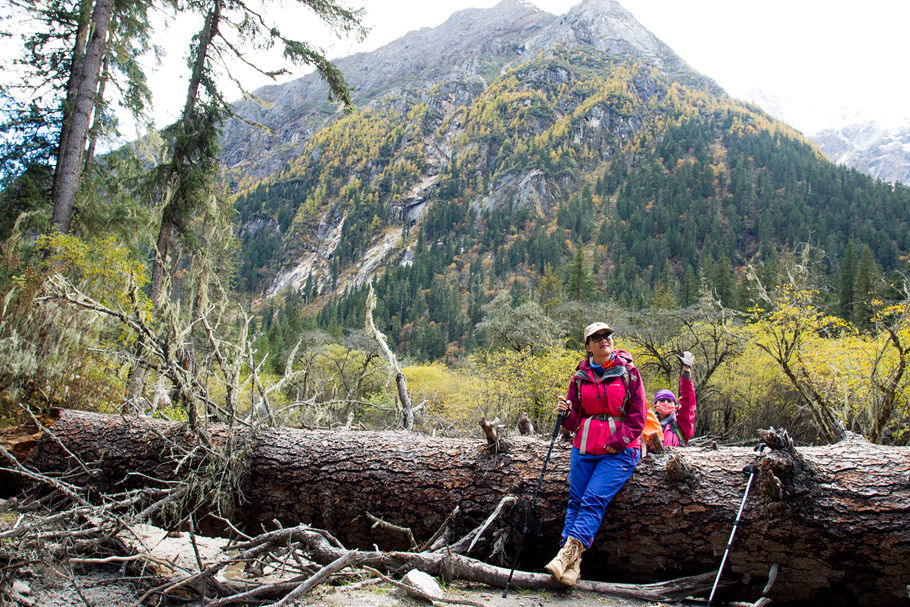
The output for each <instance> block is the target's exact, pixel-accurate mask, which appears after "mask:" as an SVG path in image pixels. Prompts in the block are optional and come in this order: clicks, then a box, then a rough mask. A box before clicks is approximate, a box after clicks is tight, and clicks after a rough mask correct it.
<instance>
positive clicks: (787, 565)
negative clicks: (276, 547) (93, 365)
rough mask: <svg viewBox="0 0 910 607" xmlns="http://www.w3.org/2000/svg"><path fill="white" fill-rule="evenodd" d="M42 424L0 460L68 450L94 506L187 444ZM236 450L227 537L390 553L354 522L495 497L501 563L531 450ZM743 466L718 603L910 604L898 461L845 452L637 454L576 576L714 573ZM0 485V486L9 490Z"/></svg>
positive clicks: (181, 434)
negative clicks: (238, 531)
mask: <svg viewBox="0 0 910 607" xmlns="http://www.w3.org/2000/svg"><path fill="white" fill-rule="evenodd" d="M58 415H59V418H58V419H56V421H55V422H54V423H53V424H52V426H51V427H50V432H52V433H53V436H51V435H50V433H44V434H39V435H36V436H34V437H31V438H30V439H27V440H18V441H17V440H14V437H12V435H10V437H7V438H4V440H3V443H4V445H5V446H6V448H7V449H10V450H11V451H13V452H14V453H15V454H16V456H17V457H18V458H19V459H20V461H22V462H23V463H25V464H27V465H29V466H32V467H34V468H36V469H39V470H41V471H44V472H47V473H50V472H54V473H62V472H64V471H66V470H69V471H70V474H71V475H73V476H68V477H67V479H68V480H69V481H70V482H74V481H73V479H74V478H79V476H80V475H84V474H85V472H84V469H83V468H78V467H76V466H74V465H73V462H72V456H71V455H69V454H68V453H67V451H69V452H71V453H72V454H75V455H77V456H78V457H79V458H80V459H81V460H82V461H83V462H84V463H85V464H86V467H87V468H88V469H89V470H93V474H92V477H91V478H90V479H89V478H87V477H82V478H81V479H80V480H81V482H84V483H91V484H92V485H93V486H95V487H97V488H98V489H99V490H102V491H104V490H110V489H117V490H122V489H123V488H125V487H129V486H138V485H143V484H148V483H149V482H150V481H149V477H157V478H160V479H163V480H170V479H173V478H175V474H174V468H175V465H174V463H173V462H172V461H170V460H169V458H168V457H167V454H169V453H171V450H170V448H169V447H168V444H167V441H174V442H177V443H181V444H183V445H187V444H193V439H192V437H191V435H189V434H188V433H186V432H185V430H183V429H182V428H181V427H180V426H178V425H177V424H173V423H166V422H161V421H154V420H148V419H137V418H126V417H121V416H113V415H101V414H94V413H85V412H78V411H69V410H64V411H62V412H59V413H58ZM48 423H50V422H48ZM226 432H227V430H226V428H223V427H221V428H219V427H210V433H211V440H212V441H213V443H215V444H218V443H223V442H224V441H225V437H226ZM235 432H236V429H235ZM19 437H20V438H23V437H25V433H24V431H23V432H20V434H19ZM53 437H56V438H57V439H59V441H60V443H61V444H62V445H65V446H66V450H64V449H63V448H61V446H60V445H59V444H57V443H56V442H55V440H54V438H53ZM249 438H250V443H249V444H250V449H251V450H250V453H249V457H248V460H247V467H245V468H244V469H243V470H241V471H240V472H241V473H242V475H243V486H244V496H243V501H241V502H240V503H238V504H237V509H236V512H235V516H234V518H233V520H235V521H238V522H242V523H245V524H247V525H249V528H250V529H256V530H258V529H261V526H260V525H261V524H265V525H271V524H272V521H273V520H278V521H280V522H281V523H282V524H284V525H288V526H292V525H296V524H298V523H300V522H304V523H308V524H310V525H314V526H316V527H320V528H324V529H328V530H330V531H332V532H333V533H334V534H336V536H337V537H338V539H339V540H341V541H342V542H343V543H344V544H345V545H347V546H349V547H358V548H372V547H373V545H374V544H378V545H380V546H382V547H383V548H386V549H393V548H405V549H406V547H407V546H406V542H405V541H404V539H403V538H402V537H401V536H396V535H395V534H394V533H393V532H392V531H389V530H387V529H385V528H383V527H381V526H377V527H375V528H374V527H373V523H372V521H371V520H370V519H369V517H367V516H366V513H367V512H369V513H370V514H372V515H374V516H375V517H378V518H380V519H383V520H384V521H386V522H388V523H392V524H394V525H399V526H403V527H409V528H410V529H411V530H412V531H413V533H414V535H415V536H416V538H417V540H418V542H420V541H424V540H426V539H427V538H429V537H430V536H432V535H433V534H434V532H436V531H437V529H438V528H439V527H440V525H441V524H442V523H443V521H444V520H445V519H446V517H447V516H448V515H449V514H450V513H451V512H452V511H453V510H454V509H455V507H456V506H457V507H458V508H459V516H458V517H457V520H456V522H455V529H454V531H456V533H458V534H460V533H463V532H465V531H467V530H469V529H472V528H474V527H475V526H476V525H477V524H478V523H479V522H480V521H482V520H484V519H485V518H486V517H487V516H488V515H489V514H490V513H491V512H493V511H494V509H495V508H496V506H497V504H498V503H499V501H500V500H501V499H502V498H503V497H504V496H506V495H510V494H511V495H514V496H517V497H518V498H519V499H520V501H519V506H518V507H517V508H514V509H513V510H512V512H511V514H510V515H509V517H507V519H506V520H505V521H504V524H505V525H506V527H507V529H508V530H511V531H513V533H512V535H511V536H510V538H509V542H508V545H507V553H508V558H509V559H511V553H512V551H513V550H514V548H515V546H516V545H517V542H518V536H517V533H518V530H520V529H521V528H522V523H523V521H524V518H523V517H524V515H525V513H526V511H527V508H528V504H529V502H530V499H531V494H532V492H533V490H534V487H535V485H536V482H537V479H538V478H539V476H540V469H541V466H542V464H543V460H544V457H545V455H546V451H547V446H548V444H547V441H544V440H540V439H537V438H528V437H513V438H507V439H504V440H503V441H501V443H500V451H499V452H498V453H494V452H492V451H491V449H490V448H489V447H488V446H487V444H486V442H485V441H483V440H457V439H446V438H430V437H427V436H422V435H418V434H414V433H403V432H389V433H378V432H350V431H334V432H333V431H313V430H294V429H287V428H275V429H270V430H266V431H261V432H260V433H258V434H256V435H254V436H251V437H249ZM766 442H769V444H770V443H771V441H766ZM756 458H757V461H756ZM568 460H569V446H568V445H567V444H566V443H559V444H557V446H556V447H555V448H554V451H553V454H552V457H551V459H550V465H549V467H548V469H547V473H546V475H545V478H544V481H543V483H542V485H541V487H540V492H539V494H538V498H537V507H536V511H535V512H534V513H533V521H534V522H533V524H532V525H531V526H530V529H531V531H529V533H528V537H526V538H525V545H524V549H523V552H522V562H521V563H520V564H519V566H520V568H522V569H524V570H526V571H531V570H534V569H539V568H540V567H542V565H543V564H544V563H545V562H546V561H547V560H549V558H550V557H552V555H553V554H554V553H555V551H556V549H557V545H558V541H559V534H560V531H561V527H562V518H563V515H564V512H565V507H566V499H567V484H566V475H567V471H568ZM753 462H756V467H757V470H758V472H757V474H756V475H755V478H754V481H753V482H752V484H751V487H750V492H749V494H748V499H747V501H746V505H745V508H744V510H743V513H742V518H741V520H740V523H739V526H738V527H737V532H736V536H735V538H734V540H733V543H732V547H731V549H730V553H729V556H728V558H727V560H726V564H725V567H724V577H725V578H729V579H731V580H735V581H737V582H739V585H738V586H736V589H735V590H733V591H731V592H733V593H734V594H729V593H728V594H727V595H725V596H724V597H723V599H724V600H726V599H730V598H738V599H750V598H751V599H752V600H754V599H755V598H756V597H758V596H759V594H760V591H761V588H762V586H763V585H764V583H765V580H766V578H767V575H768V571H769V569H770V567H771V566H772V565H773V564H775V563H777V564H779V565H780V574H779V575H778V578H777V581H776V583H775V585H774V586H773V587H772V588H771V591H770V594H769V596H770V598H772V599H773V600H774V602H775V604H778V603H788V602H795V601H826V602H829V603H831V604H863V605H910V601H908V597H907V585H908V584H910V522H908V520H910V478H908V473H910V449H908V448H905V447H883V446H878V445H873V444H871V443H868V442H866V441H865V440H862V439H860V438H853V439H851V440H847V441H843V442H841V443H838V444H835V445H829V446H824V447H809V448H800V449H792V448H790V449H787V448H774V449H771V450H767V451H765V452H764V454H763V455H762V456H761V457H758V456H757V455H756V453H755V452H754V451H753V450H751V449H747V448H741V447H737V448H721V449H717V450H711V449H707V448H694V447H689V448H685V449H679V448H677V449H669V450H668V451H667V452H665V453H662V454H659V455H654V454H651V455H649V456H648V457H647V458H645V460H644V461H643V462H642V463H641V464H640V465H639V467H638V469H637V470H636V472H635V474H633V476H632V478H631V480H630V481H629V482H628V483H627V484H626V486H625V487H624V488H623V489H622V490H621V491H620V492H619V494H618V495H617V496H616V498H615V499H614V500H613V502H612V503H611V504H610V505H609V507H608V508H607V514H606V517H605V518H604V522H603V525H602V526H601V529H600V531H599V532H598V534H597V537H596V539H595V543H594V545H593V546H592V547H591V549H589V550H587V551H586V552H585V553H584V562H583V565H582V577H583V578H585V579H589V580H592V579H599V580H607V581H622V582H653V581H655V580H666V579H670V578H674V577H678V576H682V575H693V574H699V573H705V572H710V571H712V570H716V568H717V567H718V565H719V564H720V560H721V558H722V556H723V553H724V550H725V548H726V546H727V541H728V539H729V537H730V531H731V529H732V527H733V522H734V520H735V518H736V513H737V510H738V509H739V505H740V502H741V500H742V498H743V495H744V492H745V490H746V483H747V476H746V475H745V474H744V473H743V467H744V466H747V465H748V464H751V463H753ZM94 470H97V471H94ZM130 473H140V474H134V475H133V476H128V475H129V474H130ZM185 473H186V471H185V470H184V469H182V470H181V472H180V473H179V475H177V476H179V477H180V478H183V477H184V475H185ZM13 480H14V479H13V477H12V476H11V475H9V474H8V473H6V474H5V475H2V474H0V486H3V487H8V488H9V487H12V486H13V484H12V483H13ZM500 530H502V528H500ZM489 532H494V531H493V530H488V533H489ZM486 539H487V540H488V541H487V542H485V545H486V546H487V547H489V545H490V543H491V542H490V541H489V540H490V536H487V538H486ZM486 549H487V548H485V550H486ZM480 556H482V555H480Z"/></svg>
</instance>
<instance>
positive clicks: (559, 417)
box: [550, 411, 566, 441]
mask: <svg viewBox="0 0 910 607" xmlns="http://www.w3.org/2000/svg"><path fill="white" fill-rule="evenodd" d="M565 418H566V412H565V411H560V412H559V413H558V414H557V415H556V425H555V426H554V427H553V436H552V437H551V438H550V440H551V441H552V440H556V435H557V434H559V429H560V428H562V422H563V420H564V419H565Z"/></svg>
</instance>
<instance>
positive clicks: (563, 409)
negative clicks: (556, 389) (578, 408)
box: [556, 396, 572, 415]
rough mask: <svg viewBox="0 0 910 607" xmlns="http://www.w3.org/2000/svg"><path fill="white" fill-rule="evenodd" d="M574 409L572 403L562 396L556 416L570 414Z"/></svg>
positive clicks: (557, 403) (557, 405)
mask: <svg viewBox="0 0 910 607" xmlns="http://www.w3.org/2000/svg"><path fill="white" fill-rule="evenodd" d="M571 408H572V403H571V401H569V399H567V398H566V397H565V396H560V397H559V400H558V401H557V402H556V414H557V415H560V414H568V413H569V409H571Z"/></svg>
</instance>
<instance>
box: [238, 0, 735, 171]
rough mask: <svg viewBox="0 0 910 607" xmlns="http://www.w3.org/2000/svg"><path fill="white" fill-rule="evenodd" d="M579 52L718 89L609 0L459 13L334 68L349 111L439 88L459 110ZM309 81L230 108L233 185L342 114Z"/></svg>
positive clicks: (292, 152)
mask: <svg viewBox="0 0 910 607" xmlns="http://www.w3.org/2000/svg"><path fill="white" fill-rule="evenodd" d="M559 46H562V47H570V48H572V47H578V46H586V47H590V48H593V49H597V50H598V51H601V52H605V53H610V54H614V55H616V56H618V57H622V58H625V59H641V60H642V61H644V62H646V63H648V64H650V65H653V66H655V67H657V68H658V69H659V70H661V71H663V72H667V73H676V74H685V76H686V77H687V78H694V79H699V80H700V81H701V82H702V84H703V85H704V86H709V87H713V88H714V90H715V92H720V89H719V88H718V87H717V86H716V85H715V84H714V83H713V82H711V81H709V80H708V79H706V78H702V77H700V76H698V75H697V74H695V73H694V72H692V71H691V70H690V69H689V68H688V66H686V65H685V63H684V62H683V61H682V60H681V59H680V58H679V57H678V56H677V55H676V54H675V53H674V52H673V51H672V50H671V49H670V48H669V47H668V46H666V45H665V44H663V43H662V42H661V41H660V40H658V39H657V38H656V37H655V36H654V35H653V34H652V33H651V32H649V31H648V30H647V29H645V28H644V27H643V26H642V25H641V24H640V23H638V22H637V21H636V20H635V18H634V17H633V16H632V15H631V14H630V13H629V12H628V11H626V10H625V9H624V8H623V7H622V6H621V5H620V4H619V2H617V1H616V0H584V1H583V2H581V3H580V4H578V5H577V6H575V7H574V8H572V9H571V10H570V11H569V12H568V14H567V15H565V16H554V15H552V14H550V13H546V12H544V11H541V10H540V9H538V8H536V7H535V6H534V5H532V4H530V3H529V2H526V1H524V0H503V2H501V3H500V4H498V5H496V6H494V7H493V8H490V9H467V10H463V11H459V12H457V13H455V14H453V15H452V16H451V17H450V18H449V19H448V20H447V21H446V22H445V23H443V24H442V25H440V26H438V27H435V28H423V29H420V30H416V31H412V32H410V33H408V34H407V35H405V36H403V37H402V38H400V39H398V40H396V41H394V42H391V43H389V44H387V45H385V46H383V47H381V48H379V49H377V50H375V51H373V52H369V53H358V54H356V55H352V56H350V57H345V58H342V59H339V60H337V61H336V64H337V65H338V67H339V68H340V69H341V71H342V73H343V74H344V76H345V78H346V79H347V81H348V83H349V84H350V86H351V88H352V89H353V91H354V95H353V99H354V102H355V105H356V106H358V107H375V106H376V105H379V104H389V105H393V106H394V105H398V106H399V107H406V106H407V105H409V104H411V103H414V102H416V101H429V102H434V99H433V98H435V97H438V96H436V95H432V91H433V89H434V88H436V87H438V86H447V87H452V86H453V83H457V84H455V86H457V87H458V88H459V90H458V94H457V95H452V96H449V97H447V98H446V102H445V103H446V105H445V106H444V107H440V108H439V109H440V110H442V111H443V112H444V114H446V115H448V114H451V112H453V111H455V110H457V109H458V108H459V107H464V106H466V105H467V104H468V103H470V101H471V100H472V99H473V98H474V97H475V96H476V95H477V94H479V93H480V92H481V91H483V90H484V89H485V88H486V86H488V85H489V84H490V83H491V82H492V81H493V80H495V79H496V78H498V77H499V76H500V75H501V74H502V73H503V71H504V70H505V69H507V68H508V67H510V66H515V65H519V64H521V63H523V62H526V61H528V60H529V59H531V58H533V57H535V56H536V55H537V54H538V53H549V52H552V51H553V49H554V48H556V47H559ZM327 95H328V89H327V88H326V86H325V85H324V83H323V82H322V81H321V80H320V79H319V77H318V76H317V75H316V74H310V75H308V76H305V77H303V78H300V79H298V80H295V81H293V82H289V83H286V84H282V85H276V86H269V87H265V88H262V89H260V90H258V91H256V96H257V97H258V100H257V101H244V102H241V103H238V104H237V105H236V110H237V113H238V115H240V116H241V117H242V118H243V119H244V120H246V121H249V122H252V123H256V124H259V125H263V126H264V127H266V128H265V129H263V128H257V127H254V126H250V124H247V123H245V122H243V121H240V120H233V121H230V122H229V123H228V124H226V126H225V130H224V136H223V139H222V145H223V153H222V160H223V162H224V163H225V165H226V167H227V168H228V170H229V172H230V173H231V174H232V175H233V176H234V177H235V180H237V179H239V178H240V176H243V177H245V178H250V177H253V178H262V177H266V176H268V175H271V174H274V173H276V172H277V171H280V170H281V169H282V168H283V167H284V165H285V163H286V162H287V161H288V160H290V159H293V158H295V157H297V156H298V155H299V154H300V153H301V152H302V150H303V148H304V144H305V143H306V141H308V140H309V139H310V138H311V137H312V135H313V134H314V133H315V132H316V131H318V130H319V129H320V128H322V127H324V126H325V125H327V124H330V123H331V122H333V121H334V120H336V119H337V118H338V117H339V116H340V115H341V110H340V109H339V107H338V106H337V104H334V103H332V102H331V101H330V100H329V99H328V98H327Z"/></svg>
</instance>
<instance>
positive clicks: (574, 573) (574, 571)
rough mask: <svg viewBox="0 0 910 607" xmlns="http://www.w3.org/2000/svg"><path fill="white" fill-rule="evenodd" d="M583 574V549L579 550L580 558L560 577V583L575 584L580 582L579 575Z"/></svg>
mask: <svg viewBox="0 0 910 607" xmlns="http://www.w3.org/2000/svg"><path fill="white" fill-rule="evenodd" d="M580 575H581V550H579V551H578V558H577V559H575V560H574V561H572V563H571V564H570V565H569V566H568V567H567V568H566V572H565V573H563V574H562V577H561V578H559V583H560V584H565V585H566V586H574V585H575V584H577V583H578V577H579V576H580Z"/></svg>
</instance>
